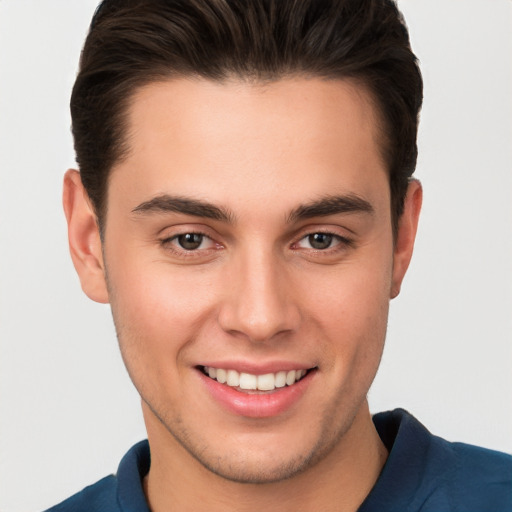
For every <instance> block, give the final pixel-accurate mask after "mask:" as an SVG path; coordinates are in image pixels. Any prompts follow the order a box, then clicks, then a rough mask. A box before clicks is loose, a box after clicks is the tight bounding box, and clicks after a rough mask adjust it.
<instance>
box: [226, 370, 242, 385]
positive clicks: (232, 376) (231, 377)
mask: <svg viewBox="0 0 512 512" xmlns="http://www.w3.org/2000/svg"><path fill="white" fill-rule="evenodd" d="M226 384H227V385H228V386H233V387H234V388H237V387H238V386H239V385H240V374H239V373H238V372H237V371H236V370H228V371H227V379H226Z"/></svg>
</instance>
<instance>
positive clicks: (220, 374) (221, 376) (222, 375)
mask: <svg viewBox="0 0 512 512" xmlns="http://www.w3.org/2000/svg"><path fill="white" fill-rule="evenodd" d="M217 380H218V381H219V382H220V383H221V384H224V383H225V382H226V381H227V380H228V376H227V372H226V370H223V369H222V368H219V369H218V370H217Z"/></svg>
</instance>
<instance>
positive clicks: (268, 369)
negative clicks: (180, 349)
mask: <svg viewBox="0 0 512 512" xmlns="http://www.w3.org/2000/svg"><path fill="white" fill-rule="evenodd" d="M198 366H201V367H202V366H208V367H213V368H222V369H224V370H236V371H237V372H239V373H242V372H243V373H250V374H252V375H265V374H267V373H277V372H279V371H290V370H310V369H311V368H315V365H314V364H304V363H299V362H293V361H269V362H266V363H254V362H250V361H232V360H226V361H207V362H204V363H202V364H200V365H198Z"/></svg>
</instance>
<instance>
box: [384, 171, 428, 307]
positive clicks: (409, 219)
mask: <svg viewBox="0 0 512 512" xmlns="http://www.w3.org/2000/svg"><path fill="white" fill-rule="evenodd" d="M422 200H423V190H422V188H421V183H420V182H419V181H418V180H412V181H411V182H410V183H409V188H408V190H407V195H406V197H405V203H404V211H403V213H402V216H401V217H400V219H399V222H398V232H397V235H396V240H395V248H394V252H393V278H392V284H391V298H392V299H394V298H395V297H396V296H397V295H398V294H399V293H400V287H401V286H402V281H403V279H404V276H405V272H406V271H407V268H408V267H409V263H410V261H411V257H412V251H413V248H414V240H415V238H416V231H417V229H418V220H419V217H420V210H421V203H422Z"/></svg>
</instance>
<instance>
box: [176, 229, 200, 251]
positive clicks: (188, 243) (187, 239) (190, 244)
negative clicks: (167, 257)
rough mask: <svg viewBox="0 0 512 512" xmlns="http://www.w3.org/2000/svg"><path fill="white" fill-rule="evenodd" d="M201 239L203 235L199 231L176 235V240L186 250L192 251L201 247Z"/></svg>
mask: <svg viewBox="0 0 512 512" xmlns="http://www.w3.org/2000/svg"><path fill="white" fill-rule="evenodd" d="M203 239H204V235H201V234H200V233H185V234H184V235H178V236H177V237H176V242H177V243H178V244H179V245H180V246H181V248H183V249H185V250H186V251H193V250H195V249H199V247H201V244H202V243H203Z"/></svg>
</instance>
